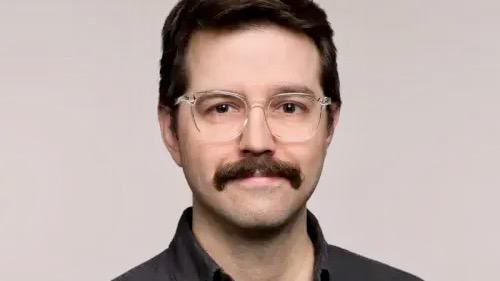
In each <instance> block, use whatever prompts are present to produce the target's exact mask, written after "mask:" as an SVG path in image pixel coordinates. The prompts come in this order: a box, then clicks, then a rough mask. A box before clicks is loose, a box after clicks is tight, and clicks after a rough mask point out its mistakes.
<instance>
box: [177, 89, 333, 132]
mask: <svg viewBox="0 0 500 281" xmlns="http://www.w3.org/2000/svg"><path fill="white" fill-rule="evenodd" d="M181 102H187V103H188V104H189V105H190V106H191V115H192V117H193V120H194V123H195V126H196V128H197V129H198V131H199V132H200V133H201V134H203V136H204V137H205V138H206V139H207V140H209V141H227V140H231V139H233V138H236V137H238V136H239V135H240V134H241V133H242V132H243V130H244V128H245V126H246V124H247V123H248V116H249V113H250V111H251V109H252V108H254V107H260V108H262V109H263V110H264V114H265V120H266V123H267V126H268V127H269V130H270V132H271V133H272V134H273V136H275V137H276V138H279V139H281V140H283V141H287V142H299V141H305V140H307V139H310V138H311V137H312V136H313V135H314V134H315V133H316V131H317V130H318V127H319V124H320V122H321V118H322V116H323V111H324V109H325V107H326V106H328V105H330V104H331V103H332V101H331V99H330V98H329V97H320V98H318V97H316V96H315V95H312V94H305V93H283V94H278V95H275V96H273V97H272V98H271V99H270V100H269V101H268V103H267V105H265V106H263V105H260V104H255V105H249V104H248V102H247V101H246V99H245V97H244V96H242V95H240V94H236V93H232V92H226V91H209V92H200V93H196V94H192V95H183V96H180V97H179V98H178V99H177V100H176V103H175V104H176V105H178V104H180V103H181Z"/></svg>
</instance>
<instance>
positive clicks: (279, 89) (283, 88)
mask: <svg viewBox="0 0 500 281" xmlns="http://www.w3.org/2000/svg"><path fill="white" fill-rule="evenodd" d="M221 92H222V93H231V94H237V95H239V96H242V97H245V96H246V95H245V94H244V93H243V92H239V91H234V90H229V89H209V90H204V91H199V92H196V93H197V94H199V93H221ZM270 93H271V96H275V95H279V94H287V93H301V94H308V95H312V96H316V95H317V93H316V92H315V91H313V90H312V89H311V88H309V87H307V86H306V85H301V84H297V85H294V84H290V85H278V86H275V87H273V88H272V89H271V91H270ZM318 94H319V93H318Z"/></svg>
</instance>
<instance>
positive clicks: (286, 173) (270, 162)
mask: <svg viewBox="0 0 500 281" xmlns="http://www.w3.org/2000/svg"><path fill="white" fill-rule="evenodd" d="M257 171H258V172H259V173H261V174H262V175H264V176H266V175H269V176H273V177H282V178H285V179H287V180H288V181H289V182H290V184H291V186H292V187H293V188H294V189H298V188H299V187H300V185H301V184H302V180H303V178H302V172H301V170H300V168H299V167H298V166H297V165H294V164H292V163H289V162H286V161H282V160H279V159H276V158H274V157H272V156H270V155H268V154H265V155H259V156H256V155H250V156H246V157H245V158H243V159H241V160H239V161H237V162H234V163H229V164H225V165H222V166H220V167H219V168H217V170H216V171H215V175H214V179H213V184H214V186H215V188H217V189H218V190H224V188H225V186H226V184H227V183H228V182H230V181H233V180H238V179H244V178H247V177H249V176H252V175H253V174H254V173H256V172H257Z"/></svg>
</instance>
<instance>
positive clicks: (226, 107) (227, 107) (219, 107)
mask: <svg viewBox="0 0 500 281" xmlns="http://www.w3.org/2000/svg"><path fill="white" fill-rule="evenodd" d="M230 107H231V106H230V105H229V104H227V103H223V104H218V105H216V106H215V107H214V109H215V111H216V112H217V113H226V112H228V111H229V110H230Z"/></svg>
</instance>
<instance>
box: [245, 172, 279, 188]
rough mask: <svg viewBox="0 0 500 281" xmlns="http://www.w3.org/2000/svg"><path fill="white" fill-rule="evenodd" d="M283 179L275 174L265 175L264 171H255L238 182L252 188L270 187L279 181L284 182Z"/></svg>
mask: <svg viewBox="0 0 500 281" xmlns="http://www.w3.org/2000/svg"><path fill="white" fill-rule="evenodd" d="M282 179H283V178H282V177H281V176H279V175H277V174H273V173H264V172H262V171H255V172H252V173H249V174H248V175H246V176H245V177H243V178H241V179H239V180H237V181H239V182H240V183H242V184H244V185H252V186H255V185H257V186H260V185H269V184H272V183H275V182H276V181H278V180H282Z"/></svg>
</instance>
